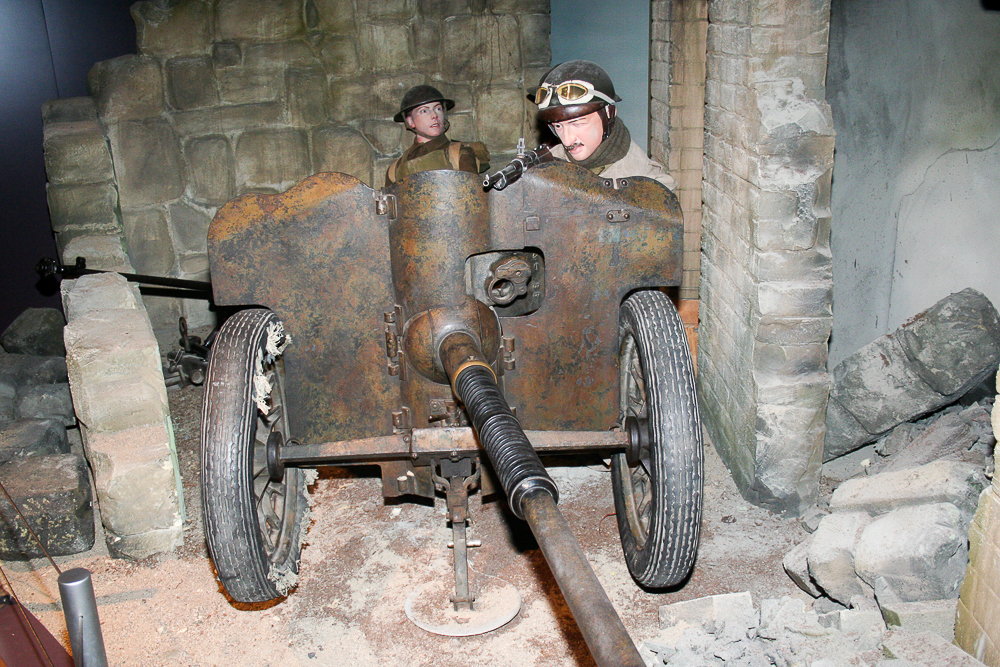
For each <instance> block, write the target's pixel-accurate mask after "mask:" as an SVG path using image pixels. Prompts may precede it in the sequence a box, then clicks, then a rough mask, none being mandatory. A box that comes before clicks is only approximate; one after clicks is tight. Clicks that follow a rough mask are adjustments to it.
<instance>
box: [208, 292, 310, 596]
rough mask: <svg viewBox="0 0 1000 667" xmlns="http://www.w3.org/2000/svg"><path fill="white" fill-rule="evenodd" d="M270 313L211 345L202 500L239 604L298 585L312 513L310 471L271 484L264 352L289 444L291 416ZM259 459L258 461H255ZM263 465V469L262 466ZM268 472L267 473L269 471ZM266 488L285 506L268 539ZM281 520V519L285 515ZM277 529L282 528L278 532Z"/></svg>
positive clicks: (247, 316) (245, 320)
mask: <svg viewBox="0 0 1000 667" xmlns="http://www.w3.org/2000/svg"><path fill="white" fill-rule="evenodd" d="M278 321H279V320H278V318H277V317H276V316H275V315H274V313H272V312H271V311H269V310H265V309H251V310H242V311H240V312H238V313H236V314H235V315H233V316H232V317H230V318H229V319H228V320H226V322H225V324H224V325H223V326H222V328H221V329H220V330H219V333H218V335H217V337H216V339H215V342H214V343H213V345H212V348H211V356H210V359H209V364H208V374H207V379H206V382H205V397H204V404H203V408H202V428H201V442H202V449H201V497H202V508H203V515H204V525H205V538H206V541H207V542H208V549H209V553H210V554H211V556H212V560H213V562H214V564H215V570H216V575H217V576H218V578H219V581H220V582H221V583H222V585H223V587H225V589H226V592H227V593H228V594H229V595H230V597H232V598H233V599H234V600H235V601H237V602H264V601H267V600H273V599H275V598H278V597H281V596H283V595H284V594H285V593H287V589H288V588H289V587H290V585H291V584H293V583H294V582H295V581H296V580H297V575H298V563H299V554H300V552H301V547H302V536H303V534H302V531H303V530H304V527H303V525H302V524H303V517H304V516H305V515H306V513H307V512H308V499H307V496H306V484H305V472H304V471H303V470H300V469H297V468H286V469H285V474H284V477H283V478H282V480H281V482H280V483H277V484H276V483H274V482H270V483H267V478H268V473H267V466H266V452H265V450H264V449H263V447H262V445H263V443H264V442H266V439H267V435H268V433H269V432H270V430H267V432H265V430H266V429H268V424H267V423H265V421H264V419H265V417H264V415H263V414H262V413H261V412H260V411H259V410H258V409H257V405H256V403H255V402H254V400H253V395H252V393H251V392H252V391H253V375H254V370H255V366H256V360H257V358H258V355H259V354H264V355H265V356H264V359H265V363H264V364H263V366H262V368H263V370H264V371H265V373H266V374H267V375H268V379H269V380H271V382H272V384H273V387H272V390H271V398H270V406H271V410H270V412H271V415H272V417H277V419H272V421H271V425H272V427H273V425H276V427H277V428H280V429H281V430H282V434H283V435H284V437H285V439H286V441H287V439H288V437H289V434H288V416H287V413H286V411H285V403H284V388H283V385H282V381H283V377H282V375H283V373H282V363H281V361H280V358H279V359H278V360H274V361H270V362H269V363H268V362H267V359H268V355H266V353H265V352H264V350H265V345H266V343H267V330H268V326H269V325H272V324H274V323H278ZM255 460H256V461H255ZM262 462H263V466H262V465H261V464H262ZM261 467H263V470H261ZM255 470H257V485H256V486H257V489H258V490H259V489H260V488H261V487H263V488H264V489H265V490H266V491H267V492H268V494H269V495H268V499H269V500H272V501H273V503H272V504H271V505H270V506H271V507H275V506H278V507H277V509H276V510H275V512H274V513H273V516H277V517H278V521H276V522H274V523H275V524H276V525H278V529H277V536H276V537H274V536H270V535H269V536H265V535H264V532H263V529H262V526H261V523H262V521H263V519H264V517H265V510H264V509H263V505H258V501H259V500H260V499H261V498H260V496H262V495H263V493H264V492H263V491H261V492H260V493H259V494H258V491H255V484H254V471H255ZM279 515H280V516H279ZM272 532H274V531H272Z"/></svg>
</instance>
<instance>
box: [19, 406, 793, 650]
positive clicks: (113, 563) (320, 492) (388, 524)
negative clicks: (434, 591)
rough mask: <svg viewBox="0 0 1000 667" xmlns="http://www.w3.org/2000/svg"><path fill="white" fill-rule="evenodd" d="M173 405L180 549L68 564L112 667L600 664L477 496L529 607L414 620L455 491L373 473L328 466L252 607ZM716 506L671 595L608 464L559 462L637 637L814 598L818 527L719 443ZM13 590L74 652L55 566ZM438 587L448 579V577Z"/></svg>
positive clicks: (583, 531) (444, 551)
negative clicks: (656, 580)
mask: <svg viewBox="0 0 1000 667" xmlns="http://www.w3.org/2000/svg"><path fill="white" fill-rule="evenodd" d="M169 394H170V400H171V409H172V414H173V415H174V422H175V423H174V430H175V433H176V435H177V445H178V454H179V457H180V461H181V468H182V479H183V482H184V491H185V498H186V503H187V507H188V520H187V522H186V524H185V541H184V546H183V548H181V549H179V550H178V552H177V553H175V554H172V555H170V556H160V557H153V558H149V559H146V560H144V561H139V562H136V561H128V560H117V559H111V558H109V557H108V555H107V551H106V549H104V548H103V540H102V537H101V536H100V535H99V537H98V546H97V547H95V549H94V550H92V551H90V552H87V553H84V554H79V555H76V556H69V557H64V558H59V559H57V562H58V563H59V565H60V567H62V568H63V569H67V568H70V567H85V568H87V569H89V570H90V571H91V572H92V573H93V580H94V587H95V590H96V594H97V596H98V609H99V613H100V617H101V622H102V628H103V633H104V639H105V644H106V647H107V653H108V658H109V662H110V664H112V665H233V664H239V665H243V666H246V667H257V666H265V665H275V666H279V665H280V666H286V665H287V666H289V667H293V666H299V665H302V666H305V665H309V666H316V667H319V666H324V665H353V666H356V667H368V666H375V665H379V666H380V667H392V666H400V667H402V666H406V667H421V666H425V665H426V666H430V665H435V666H440V667H448V666H452V665H455V666H458V665H462V666H467V665H495V666H497V667H504V666H516V667H543V666H544V667H549V666H553V667H554V666H557V665H558V666H580V667H582V666H587V665H593V664H594V663H593V661H592V659H591V658H590V656H589V654H588V652H587V649H586V646H585V644H584V642H583V639H582V637H581V635H580V634H579V631H578V630H577V629H576V626H575V624H574V622H573V619H572V616H571V614H570V613H569V610H568V609H567V608H566V606H565V604H564V603H563V601H562V598H561V596H560V594H559V591H558V588H557V586H556V584H555V582H554V580H553V579H552V576H551V574H550V573H549V570H548V567H547V565H546V564H545V561H544V558H543V557H542V555H541V553H540V551H539V550H538V548H537V545H536V544H535V542H534V539H533V538H532V536H531V534H530V531H529V530H528V528H527V526H526V524H524V523H522V522H520V521H518V520H517V519H516V518H514V517H513V516H511V515H510V514H509V513H508V512H506V510H505V506H504V504H503V503H498V502H493V503H488V504H485V505H484V504H481V502H480V500H479V498H478V496H476V497H473V498H472V499H471V503H470V504H471V513H472V521H473V524H472V526H471V529H470V538H478V539H482V541H483V546H482V547H479V548H476V549H471V550H470V558H471V562H472V568H473V570H474V571H473V573H472V575H471V576H472V578H473V585H474V586H475V585H477V584H478V585H479V586H481V587H485V586H486V585H487V584H490V583H492V582H493V581H494V580H493V579H491V577H499V578H500V579H502V580H505V581H507V582H509V583H511V584H513V585H514V586H515V587H516V588H517V590H518V591H519V593H520V595H521V598H522V603H521V607H520V612H519V613H518V615H517V616H516V617H515V618H514V619H513V620H512V621H511V622H509V623H508V624H507V625H505V626H504V627H502V628H500V629H498V630H494V631H492V632H489V633H486V634H483V635H478V636H471V637H463V638H453V637H443V636H439V635H435V634H431V633H428V632H426V631H424V630H422V629H420V628H418V627H417V626H415V625H413V624H412V623H410V622H409V620H408V619H407V617H406V615H405V614H404V602H405V600H406V598H407V596H408V595H409V594H410V593H411V592H412V591H413V590H414V589H416V588H417V587H418V586H421V585H427V586H432V585H433V584H435V583H438V582H440V581H442V580H443V581H445V582H446V583H447V584H448V586H450V585H451V584H452V583H453V579H452V577H453V575H452V571H451V567H452V565H451V551H450V550H449V549H448V548H447V547H446V544H447V542H448V541H449V540H450V539H451V531H450V529H449V528H448V527H447V526H446V524H445V507H444V501H443V498H439V499H438V501H437V502H436V503H435V504H434V505H433V506H431V505H429V504H427V505H420V504H397V505H386V504H385V503H384V502H383V500H382V497H381V492H380V480H379V478H378V477H377V475H376V469H374V468H354V469H351V470H347V469H340V468H326V469H323V471H322V473H321V475H320V478H319V480H318V481H317V482H316V484H315V485H314V486H313V488H312V498H313V501H314V502H313V510H312V516H311V519H312V524H311V526H310V528H309V531H308V535H307V542H308V543H307V545H306V547H305V549H304V551H303V553H302V565H301V579H300V583H299V585H298V587H297V588H296V589H295V590H294V591H292V593H291V594H290V595H289V597H287V598H285V599H283V600H279V601H277V602H275V603H272V604H268V605H260V606H256V607H253V608H248V607H246V606H245V605H240V604H235V603H232V602H230V601H229V600H228V599H227V597H226V596H225V594H224V593H222V592H221V589H220V587H219V585H218V584H217V583H216V581H215V578H214V573H213V570H212V565H211V561H210V560H209V559H208V557H207V553H206V549H205V542H204V537H203V535H202V528H201V517H200V507H199V498H198V453H197V448H198V442H197V441H198V422H199V420H200V402H201V389H200V388H198V387H187V388H184V389H171V390H170V392H169ZM705 455H706V479H705V505H704V522H703V528H702V540H701V546H700V549H699V554H698V560H697V563H696V566H695V569H694V572H693V574H692V576H691V577H690V580H689V581H688V582H686V584H685V585H683V586H682V587H680V588H679V589H677V590H674V591H668V592H649V591H643V590H641V589H640V588H638V587H637V586H636V585H635V583H634V582H633V581H632V579H631V578H630V576H629V574H628V571H627V569H626V567H625V564H624V561H623V557H622V554H621V547H620V544H619V541H618V531H617V526H616V524H615V518H614V515H613V512H614V504H613V501H612V497H611V481H610V475H609V473H608V472H607V471H606V470H604V468H603V466H602V465H601V462H600V461H584V462H581V465H575V466H564V467H555V468H553V469H552V472H553V477H554V478H555V479H556V481H557V483H558V484H559V487H560V490H561V493H562V496H561V499H560V508H561V510H562V512H563V513H564V515H565V516H566V518H567V521H568V522H569V524H570V525H571V527H572V528H573V530H574V532H575V533H576V535H577V537H578V539H579V540H580V542H581V545H582V546H583V548H584V550H585V552H586V554H587V557H588V559H589V560H590V562H591V564H592V565H593V567H594V570H595V572H596V573H597V576H598V578H599V579H600V580H601V582H602V583H603V585H604V587H605V589H606V590H607V592H608V594H609V597H610V598H611V600H612V602H613V603H614V605H615V607H616V608H617V610H618V612H619V614H620V615H621V617H622V620H623V621H624V623H625V626H626V628H627V629H628V630H629V632H630V634H631V636H632V638H633V639H634V640H635V641H637V642H638V641H640V640H642V639H648V638H652V637H655V636H656V634H657V633H658V615H657V610H658V608H659V607H660V605H663V604H669V603H672V602H678V601H682V600H688V599H693V598H698V597H702V596H705V595H712V594H716V593H729V592H740V591H750V592H751V593H752V595H753V599H754V601H755V602H756V603H759V601H760V600H761V599H764V598H779V597H781V596H783V595H792V596H796V597H802V598H804V599H808V598H807V596H805V594H804V593H802V592H801V591H799V590H798V589H797V588H796V587H795V585H794V584H793V583H792V581H791V580H790V579H789V578H788V577H787V575H785V573H784V571H783V570H782V568H781V559H782V557H783V556H784V555H785V554H786V553H787V552H788V551H789V550H790V549H791V548H792V547H793V546H794V545H795V544H796V543H798V542H799V541H801V540H802V539H804V538H805V537H806V533H805V532H804V530H803V528H802V527H801V525H800V524H799V522H798V521H797V520H795V519H783V518H781V517H777V516H774V515H772V514H770V513H769V512H767V511H765V510H762V509H759V508H755V507H753V506H751V505H749V504H748V503H746V502H745V501H743V500H742V498H741V497H740V495H739V493H738V492H737V490H736V487H735V485H734V484H733V482H732V480H731V479H730V477H729V474H728V472H727V471H726V469H725V467H724V466H723V464H722V462H721V460H720V459H719V457H718V456H717V455H716V453H715V452H714V450H713V449H712V448H711V446H710V445H707V446H706V451H705ZM4 569H5V571H6V572H7V576H8V577H9V579H10V583H11V585H12V586H13V587H14V589H15V592H16V593H17V594H18V596H19V598H20V599H21V600H22V602H23V603H25V604H26V606H27V607H28V608H29V609H30V610H31V611H32V612H33V613H35V614H36V615H37V616H38V617H39V619H40V620H41V621H42V622H43V623H44V624H45V625H46V627H48V628H49V630H50V631H51V632H52V633H53V634H54V635H55V636H56V637H57V638H59V639H60V640H61V641H62V642H63V644H64V645H66V646H67V647H68V640H67V637H66V630H65V621H64V620H63V617H62V613H61V612H60V611H59V604H58V588H57V585H56V576H57V575H56V573H55V571H54V570H53V569H52V568H51V567H49V566H48V565H47V563H46V562H44V561H32V562H30V563H11V562H5V563H4ZM439 587H440V586H439Z"/></svg>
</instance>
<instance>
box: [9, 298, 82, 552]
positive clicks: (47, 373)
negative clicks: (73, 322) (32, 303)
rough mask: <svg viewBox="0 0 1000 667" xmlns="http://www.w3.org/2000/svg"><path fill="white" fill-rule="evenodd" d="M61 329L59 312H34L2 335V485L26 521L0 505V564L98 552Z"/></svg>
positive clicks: (50, 309)
mask: <svg viewBox="0 0 1000 667" xmlns="http://www.w3.org/2000/svg"><path fill="white" fill-rule="evenodd" d="M63 325H64V322H63V316H62V313H60V312H59V311H58V310H55V309H52V308H29V309H28V310H26V311H24V312H23V313H22V314H21V315H20V316H19V317H18V318H17V319H15V320H14V322H13V323H12V324H11V325H10V326H9V327H8V328H7V329H6V330H5V331H4V332H3V334H2V335H0V345H2V346H3V350H2V352H0V482H2V483H3V486H4V490H5V491H6V492H7V493H8V494H10V497H11V498H12V499H13V501H14V503H15V504H16V505H17V510H20V514H21V515H23V517H24V521H22V520H21V518H20V516H19V515H18V511H17V510H15V508H14V507H12V506H11V504H10V502H8V501H7V499H6V496H5V497H4V498H3V500H0V558H5V559H11V560H21V559H26V558H35V557H39V556H42V555H44V552H43V551H42V549H43V548H44V549H45V551H47V552H48V553H49V554H51V555H53V556H62V555H68V554H73V553H79V552H81V551H86V550H87V549H90V548H91V547H93V545H94V510H93V493H92V490H91V483H90V475H89V470H88V468H87V462H86V460H85V459H84V457H83V450H82V448H81V445H80V435H79V429H77V428H76V415H75V413H74V411H73V403H72V400H71V398H70V390H69V380H68V376H67V370H66V360H65V358H64V355H65V349H64V347H63V342H62V339H63ZM25 521H27V523H28V525H29V526H30V529H31V530H30V531H29V529H28V527H26V526H25V525H24V522H25ZM31 531H33V532H34V533H35V534H36V535H37V537H38V539H39V540H40V541H41V543H42V544H41V546H39V545H38V543H37V542H36V541H35V539H34V538H33V537H32V535H31Z"/></svg>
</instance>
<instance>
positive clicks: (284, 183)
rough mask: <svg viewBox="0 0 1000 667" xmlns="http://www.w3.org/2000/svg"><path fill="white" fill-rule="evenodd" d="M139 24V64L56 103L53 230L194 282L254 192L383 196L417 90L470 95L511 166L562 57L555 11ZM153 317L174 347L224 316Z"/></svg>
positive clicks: (485, 5)
mask: <svg viewBox="0 0 1000 667" xmlns="http://www.w3.org/2000/svg"><path fill="white" fill-rule="evenodd" d="M132 15H133V18H134V19H135V23H136V28H137V47H138V54H137V55H134V56H124V57H121V58H116V59H113V60H109V61H104V62H101V63H98V64H96V65H95V66H94V68H93V69H92V70H91V73H90V77H89V86H90V89H91V93H92V98H74V99H71V100H57V101H55V102H53V103H50V104H48V105H47V107H46V110H45V114H44V115H45V152H46V169H47V173H48V177H49V183H50V185H49V202H50V210H51V211H52V221H53V228H54V230H55V231H56V234H57V244H58V246H59V250H60V253H61V255H62V257H63V260H64V261H69V262H72V261H73V259H74V257H75V256H77V255H85V256H87V255H89V256H88V259H90V260H91V266H92V268H118V267H121V266H125V267H126V268H128V267H134V270H135V271H136V272H138V273H146V274H152V275H169V276H175V277H179V278H186V279H194V280H207V279H209V275H208V261H207V256H206V250H205V240H206V235H207V229H208V224H209V222H210V221H211V219H212V217H213V216H214V214H215V212H216V210H217V209H218V207H219V206H221V205H222V204H224V203H225V202H226V201H228V200H229V199H231V198H233V197H235V196H237V195H240V194H243V193H247V192H263V193H273V192H279V191H282V190H284V189H287V188H288V187H289V186H291V185H293V184H294V183H296V182H298V181H299V180H301V179H303V178H305V177H306V176H308V175H310V174H312V173H315V172H320V171H340V172H344V173H348V174H351V175H354V176H356V177H357V178H359V179H360V180H362V181H364V182H366V183H368V184H369V185H372V186H373V187H376V188H378V187H381V185H382V181H383V178H384V173H385V169H386V167H387V166H388V164H389V163H390V162H391V161H392V160H393V159H395V157H397V156H398V155H400V154H401V152H402V150H403V149H404V148H405V147H406V146H408V145H409V143H410V140H411V138H410V135H409V133H407V132H405V131H404V129H403V127H402V125H401V124H399V123H394V122H393V121H392V116H393V114H394V113H395V112H396V111H398V109H399V100H400V98H401V97H402V95H403V93H404V92H405V91H406V90H407V89H408V88H410V87H411V86H413V85H416V84H420V83H431V84H433V85H436V86H438V87H439V88H440V89H441V90H442V92H443V93H444V94H445V95H447V96H448V97H451V98H453V99H454V100H455V101H456V107H455V109H454V110H453V111H452V113H451V116H450V120H451V130H450V131H449V136H451V137H452V138H455V139H461V140H467V141H472V140H479V141H483V142H485V143H486V144H487V145H488V146H489V147H490V149H491V150H492V151H493V152H494V154H495V156H496V162H500V161H501V160H502V159H503V157H504V156H505V153H510V152H512V151H513V150H514V148H515V146H516V144H517V140H518V138H519V137H522V136H525V137H528V140H529V142H530V141H531V137H533V136H534V132H533V128H534V123H533V115H532V113H531V112H532V111H533V109H529V103H528V101H527V99H526V96H525V93H524V91H525V81H531V82H536V81H538V80H539V78H540V77H541V75H542V74H543V73H544V71H545V69H546V68H547V67H548V66H549V64H550V59H551V56H550V50H549V2H548V0H492V1H491V2H486V1H485V0H449V1H448V2H439V1H435V0H379V1H377V2H353V1H352V0H274V1H273V2H268V3H261V2H257V1H256V0H180V1H178V2H168V1H167V0H143V1H141V2H137V3H136V4H135V5H133V7H132ZM94 237H103V238H112V239H116V240H117V241H119V242H120V243H119V245H120V248H121V250H120V251H117V252H116V251H115V249H114V248H111V249H108V248H106V247H105V246H106V245H107V243H106V242H105V241H102V242H101V243H99V244H98V245H97V246H96V247H95V245H94V243H93V242H92V239H93V238H94ZM105 255H106V256H105ZM146 306H147V309H148V310H149V313H150V319H151V321H152V324H153V327H154V329H155V330H157V331H158V332H162V331H166V332H169V335H170V338H174V337H175V336H176V328H177V318H178V317H179V316H180V315H185V316H186V317H187V318H188V323H189V326H198V325H201V324H207V323H209V322H210V321H211V319H212V318H211V314H210V313H209V311H208V307H207V304H206V303H205V302H200V301H185V302H180V301H177V300H174V299H166V298H148V299H146Z"/></svg>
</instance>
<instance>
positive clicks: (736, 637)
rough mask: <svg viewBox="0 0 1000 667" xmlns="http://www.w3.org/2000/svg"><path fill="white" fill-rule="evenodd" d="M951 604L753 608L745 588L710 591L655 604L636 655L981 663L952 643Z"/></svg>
mask: <svg viewBox="0 0 1000 667" xmlns="http://www.w3.org/2000/svg"><path fill="white" fill-rule="evenodd" d="M953 602H954V601H952V603H934V604H926V603H904V604H896V605H894V606H892V608H891V610H889V611H887V609H886V608H882V609H881V610H880V609H879V607H878V606H876V605H875V604H874V603H868V604H866V603H865V601H864V600H863V599H858V600H855V604H856V605H857V606H856V607H854V608H847V607H843V606H841V605H838V604H836V603H832V602H830V601H829V600H825V599H824V598H820V599H819V600H816V601H815V602H813V603H812V604H810V603H807V602H806V601H804V600H801V599H797V598H792V597H788V596H785V597H783V598H781V599H766V600H761V601H760V604H759V606H756V607H755V605H754V603H753V600H752V599H751V595H750V593H747V592H743V593H730V594H723V595H713V596H710V597H706V598H700V599H697V600H688V601H685V602H678V603H675V604H671V605H664V606H663V607H660V611H659V613H660V628H661V629H660V634H659V635H657V636H656V637H651V638H648V639H645V640H643V641H642V642H640V644H639V652H640V654H641V655H642V658H643V660H644V661H645V663H646V665H647V666H648V667H662V666H664V665H666V666H676V667H715V666H716V665H719V666H721V665H725V666H726V667H791V666H793V665H802V666H803V667H847V666H852V667H862V666H865V667H941V666H942V665H948V666H949V667H951V666H956V667H975V666H976V665H982V664H983V663H981V662H979V661H978V660H976V659H975V658H973V657H972V656H970V655H968V654H967V653H965V652H964V651H962V649H960V648H958V647H957V646H955V645H953V644H952V643H951V639H952V636H953V634H951V635H949V633H953V628H954V615H955V604H954V603H953ZM918 604H919V605H922V606H916V605H918ZM947 619H951V623H950V624H949V623H948V621H947Z"/></svg>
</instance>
